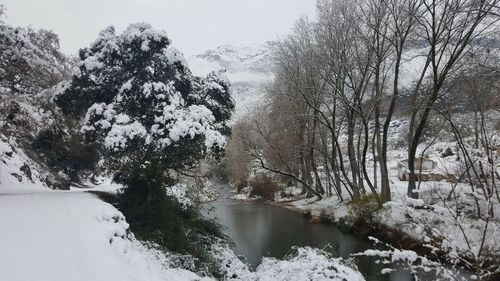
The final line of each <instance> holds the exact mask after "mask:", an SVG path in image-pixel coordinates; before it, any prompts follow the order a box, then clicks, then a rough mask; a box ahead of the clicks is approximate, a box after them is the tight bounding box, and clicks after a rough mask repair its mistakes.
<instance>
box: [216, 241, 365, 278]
mask: <svg viewBox="0 0 500 281" xmlns="http://www.w3.org/2000/svg"><path fill="white" fill-rule="evenodd" d="M212 251H213V255H214V256H216V257H217V262H218V263H219V264H220V267H221V270H222V271H223V273H224V275H225V276H226V279H227V280H241V281H254V280H255V281H276V280H283V281H285V280H296V281H309V280H315V281H322V280H338V281H340V280H349V281H361V280H365V279H364V277H363V275H362V274H361V273H360V272H359V271H358V270H357V268H356V266H355V265H354V264H352V263H351V262H349V261H347V260H343V259H342V258H335V257H333V256H332V255H331V254H330V253H328V252H326V251H323V250H320V249H315V248H311V247H293V248H292V249H291V250H290V253H289V254H288V255H287V256H286V257H284V258H283V259H275V258H269V257H265V258H263V259H262V263H261V264H260V265H259V266H258V267H257V269H256V270H255V271H251V270H250V269H249V268H248V266H247V265H246V264H245V263H244V262H242V261H240V260H239V259H238V257H237V256H236V255H235V254H234V252H233V251H232V250H231V249H230V248H228V247H227V245H224V244H223V243H216V244H214V245H213V246H212Z"/></svg>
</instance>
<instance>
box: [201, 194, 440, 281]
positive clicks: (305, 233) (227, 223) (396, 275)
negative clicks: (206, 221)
mask: <svg viewBox="0 0 500 281" xmlns="http://www.w3.org/2000/svg"><path fill="white" fill-rule="evenodd" d="M219 186H220V193H221V196H220V198H219V199H218V200H217V201H215V202H212V203H208V204H205V205H204V206H203V213H204V214H205V215H206V216H208V217H210V218H216V219H217V220H218V221H219V223H221V224H222V225H223V226H224V227H225V233H226V234H227V235H228V236H229V237H230V238H231V239H232V240H233V241H234V243H235V247H236V248H235V251H236V253H237V254H238V255H240V256H242V257H243V258H244V259H245V260H246V261H247V262H248V264H249V265H250V266H251V267H252V268H256V267H257V266H258V265H259V263H260V261H261V259H262V257H266V256H268V257H275V258H283V257H284V256H285V255H286V254H287V252H288V251H289V250H290V248H291V247H293V246H311V247H316V248H323V247H325V246H326V245H327V244H328V245H330V247H328V249H329V250H328V251H330V252H332V253H333V254H334V255H335V256H338V257H344V258H347V257H349V255H350V254H353V253H359V252H363V251H364V250H367V249H374V248H375V247H374V245H373V243H372V242H371V241H369V240H365V239H360V238H359V237H356V236H354V235H353V234H349V233H344V232H342V231H340V230H339V229H338V228H337V227H335V226H333V225H324V224H313V223H310V222H309V221H308V220H306V219H304V218H302V217H301V216H300V215H299V214H297V213H294V212H292V211H289V210H286V209H283V208H280V207H277V206H273V205H271V204H269V203H264V202H246V201H236V200H231V199H230V197H231V194H230V192H229V188H228V187H227V185H224V184H219ZM356 263H357V266H358V270H359V271H360V272H361V273H362V274H363V275H364V276H365V279H366V280H370V281H372V280H373V281H374V280H391V281H392V280H393V281H409V280H414V279H413V277H412V276H411V274H410V273H409V272H407V271H404V270H399V269H398V266H396V265H393V267H394V268H395V269H397V270H396V271H394V272H392V273H391V274H389V275H387V274H384V275H381V274H380V271H381V270H382V268H385V267H390V266H387V265H383V266H382V265H381V264H377V263H376V259H375V258H371V257H361V258H357V259H356ZM429 280H432V279H429Z"/></svg>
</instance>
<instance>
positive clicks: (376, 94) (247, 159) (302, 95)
mask: <svg viewBox="0 0 500 281" xmlns="http://www.w3.org/2000/svg"><path fill="white" fill-rule="evenodd" d="M498 9H499V7H498V1H496V0H401V1H400V0H388V1H381V0H358V1H345V0H340V1H332V0H319V1H317V15H316V17H315V18H314V19H313V20H311V19H308V18H302V19H300V20H298V21H297V22H296V24H295V26H294V29H293V32H292V33H291V34H290V35H289V36H287V37H285V38H283V39H282V40H280V42H279V43H278V44H276V46H275V48H274V50H273V51H274V65H275V69H274V70H275V79H274V82H273V83H272V84H271V85H269V87H268V88H267V89H266V92H267V93H268V95H267V99H268V100H267V102H266V103H265V104H264V105H261V106H258V107H257V108H255V109H254V110H253V112H251V113H250V114H249V117H248V118H246V119H245V120H244V121H240V122H238V123H237V124H236V125H235V126H234V127H233V136H232V139H231V141H230V143H229V147H228V161H229V163H230V164H229V173H230V176H231V178H232V181H233V182H234V183H237V184H238V183H239V184H241V183H244V182H246V181H247V180H248V177H249V174H250V173H252V167H253V168H255V166H256V165H258V166H259V167H260V169H264V170H267V171H269V172H271V173H273V174H276V175H279V176H281V177H282V178H283V179H285V180H287V181H288V180H290V181H292V182H293V183H295V184H296V185H299V186H302V190H303V193H306V194H307V195H308V196H317V197H319V198H322V197H323V196H325V195H326V196H333V195H336V196H338V198H339V199H340V200H341V201H343V200H344V199H346V198H349V199H351V200H357V199H359V198H360V197H361V196H363V195H365V194H372V195H373V196H374V197H375V199H376V201H377V202H378V203H379V204H382V203H383V202H386V201H389V200H391V182H390V178H389V174H390V171H389V170H390V161H391V159H390V156H389V152H390V150H391V149H392V148H393V147H394V145H393V144H391V135H390V134H392V133H394V130H392V129H391V127H392V126H393V121H395V120H396V117H397V118H405V119H406V120H407V122H408V124H407V128H406V129H405V135H404V136H403V137H402V138H403V139H402V143H403V145H404V146H405V147H406V150H407V158H408V167H407V168H408V170H409V179H408V187H407V195H408V196H409V197H411V198H418V185H419V184H418V176H419V169H420V168H421V167H419V165H416V163H417V161H416V160H418V159H419V158H420V157H421V156H420V151H421V150H422V149H423V150H424V151H425V148H422V147H425V145H426V143H427V144H429V143H432V136H435V137H438V136H439V135H442V134H443V133H444V132H446V134H447V135H449V136H451V137H453V139H454V141H456V142H457V143H458V149H459V152H458V154H460V156H461V161H462V162H463V164H464V165H465V166H466V168H465V169H464V173H463V174H462V175H458V176H457V178H458V180H459V181H462V182H468V183H470V184H471V186H472V188H478V189H480V190H483V191H484V194H485V195H486V196H488V197H492V196H496V197H497V199H498V200H500V198H499V197H498V191H497V188H496V181H498V179H499V177H498V172H496V168H494V166H495V164H494V163H495V159H496V158H495V157H496V154H495V152H494V151H493V147H494V146H495V144H494V143H493V142H492V136H493V135H494V132H495V130H492V128H491V126H490V125H491V124H487V122H486V123H485V120H487V115H488V114H492V112H495V110H496V111H497V110H498V106H499V103H498V86H499V83H498V75H499V67H498V53H497V51H498V47H497V46H498V32H499V28H498V19H499V17H498ZM471 112H472V113H473V116H474V118H473V120H472V121H471V122H472V123H473V125H472V127H473V130H472V131H473V133H472V134H470V132H468V131H466V130H465V129H461V128H459V127H457V124H456V122H457V120H456V118H457V116H458V115H457V114H455V113H471ZM436 119H440V120H441V121H439V122H437V121H435V120H436ZM436 123H439V125H436ZM436 127H439V128H441V129H440V130H438V129H437V128H436ZM464 127H465V126H464ZM469 137H471V138H472V140H471V141H472V144H469V143H468V141H469V140H470V138H469ZM419 147H420V150H419ZM472 150H474V151H481V152H480V154H481V157H472V156H471V155H470V154H471V151H472ZM479 158H480V159H479ZM401 160H402V159H401ZM252 165H253V166H252ZM346 193H347V194H346Z"/></svg>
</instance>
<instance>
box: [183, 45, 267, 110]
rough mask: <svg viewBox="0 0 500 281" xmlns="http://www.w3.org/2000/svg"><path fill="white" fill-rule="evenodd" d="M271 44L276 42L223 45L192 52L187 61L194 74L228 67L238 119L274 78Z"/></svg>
mask: <svg viewBox="0 0 500 281" xmlns="http://www.w3.org/2000/svg"><path fill="white" fill-rule="evenodd" d="M273 44H275V43H273V42H267V43H264V44H262V45H247V46H229V45H224V46H220V47H217V48H216V49H214V50H207V51H206V52H205V53H203V54H199V55H195V56H192V57H190V58H189V59H188V62H189V66H190V68H191V70H192V71H193V73H194V74H195V75H200V76H205V75H206V74H207V73H209V72H210V71H212V70H219V69H226V70H227V76H228V78H229V79H230V80H231V84H232V92H233V98H234V100H235V101H236V113H235V116H234V119H235V120H237V119H240V118H241V117H242V116H244V115H245V114H246V113H247V112H248V109H249V108H251V107H253V106H255V105H256V104H257V103H258V102H259V101H260V100H261V99H262V98H263V97H264V93H265V89H264V88H265V85H266V84H267V83H269V82H270V81H271V80H272V79H273V72H272V51H271V50H272V46H273Z"/></svg>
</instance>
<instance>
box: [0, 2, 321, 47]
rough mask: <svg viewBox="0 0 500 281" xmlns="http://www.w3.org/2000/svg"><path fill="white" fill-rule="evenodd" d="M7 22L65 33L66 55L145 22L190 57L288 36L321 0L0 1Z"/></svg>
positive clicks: (62, 42)
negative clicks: (109, 31) (108, 32)
mask: <svg viewBox="0 0 500 281" xmlns="http://www.w3.org/2000/svg"><path fill="white" fill-rule="evenodd" d="M0 3H4V4H5V6H6V8H7V11H6V14H7V18H6V22H8V23H9V24H11V25H15V26H18V25H20V26H26V25H32V26H34V27H36V28H46V29H51V30H53V31H55V32H56V33H57V34H59V37H60V40H61V47H62V49H63V51H64V52H66V53H76V52H77V50H78V49H79V48H81V47H83V46H88V45H89V44H90V42H92V41H93V40H94V39H95V38H96V37H97V35H98V33H99V31H100V30H102V29H103V28H105V27H106V26H109V25H114V26H115V27H116V28H117V30H118V31H122V30H123V29H124V28H125V27H126V26H127V25H128V24H129V23H132V22H138V21H145V22H149V23H151V24H152V25H153V26H154V27H156V28H160V29H164V30H165V31H167V34H168V35H169V37H170V39H172V41H173V43H174V45H175V46H176V47H177V48H179V49H180V50H181V51H182V52H184V53H185V54H186V55H187V56H190V55H194V54H198V53H202V52H203V51H205V50H207V49H211V48H214V47H216V46H219V45H225V44H231V45H244V44H256V43H263V42H265V41H267V40H273V39H276V38H277V37H278V36H282V35H285V34H287V33H288V32H289V31H290V29H291V27H292V26H293V22H294V21H295V20H296V19H298V18H299V17H300V16H312V15H313V14H314V9H315V0H0Z"/></svg>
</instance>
